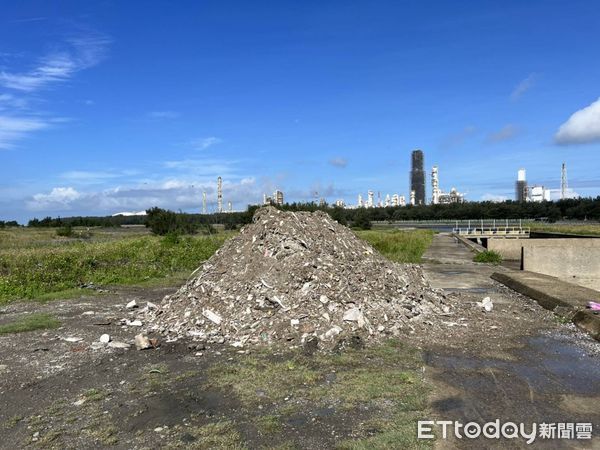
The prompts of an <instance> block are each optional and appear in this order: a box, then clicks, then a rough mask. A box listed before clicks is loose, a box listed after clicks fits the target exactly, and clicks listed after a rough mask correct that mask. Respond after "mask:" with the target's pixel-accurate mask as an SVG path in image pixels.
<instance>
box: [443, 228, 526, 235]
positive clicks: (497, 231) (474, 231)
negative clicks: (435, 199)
mask: <svg viewBox="0 0 600 450" xmlns="http://www.w3.org/2000/svg"><path fill="white" fill-rule="evenodd" d="M452 232H453V233H454V234H458V235H461V236H474V237H478V236H498V237H529V234H530V232H531V229H530V228H529V227H490V228H487V227H483V228H482V227H465V228H461V227H458V228H454V229H453V230H452Z"/></svg>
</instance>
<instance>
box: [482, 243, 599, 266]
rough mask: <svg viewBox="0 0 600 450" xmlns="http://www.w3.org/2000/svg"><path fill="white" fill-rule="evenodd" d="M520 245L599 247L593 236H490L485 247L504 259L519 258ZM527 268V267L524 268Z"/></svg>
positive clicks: (567, 247)
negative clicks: (555, 237) (517, 237)
mask: <svg viewBox="0 0 600 450" xmlns="http://www.w3.org/2000/svg"><path fill="white" fill-rule="evenodd" d="M521 247H523V248H537V247H553V248H559V249H567V250H568V249H582V248H590V247H593V248H596V249H600V239H594V238H581V239H571V238H563V239H560V238H557V239H503V238H491V239H488V243H487V249H488V250H494V251H496V252H498V253H500V254H501V255H502V258H504V259H506V260H516V261H519V260H520V259H521ZM525 270H528V269H525Z"/></svg>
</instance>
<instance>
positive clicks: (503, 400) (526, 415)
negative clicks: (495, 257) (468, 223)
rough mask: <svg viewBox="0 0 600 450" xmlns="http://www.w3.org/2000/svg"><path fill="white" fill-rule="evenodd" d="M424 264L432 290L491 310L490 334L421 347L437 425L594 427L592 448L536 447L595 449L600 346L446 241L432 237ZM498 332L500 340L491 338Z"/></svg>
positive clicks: (574, 444)
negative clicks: (486, 300) (488, 302)
mask: <svg viewBox="0 0 600 450" xmlns="http://www.w3.org/2000/svg"><path fill="white" fill-rule="evenodd" d="M425 257H426V258H428V259H429V261H430V262H428V263H426V264H425V271H426V274H427V277H428V278H429V280H430V282H431V283H432V285H433V286H434V287H438V288H443V289H444V290H446V291H447V292H456V293H460V294H461V296H463V301H464V302H467V303H468V302H469V300H470V299H473V300H476V299H479V300H480V299H481V298H483V297H486V296H489V297H490V298H491V299H492V300H493V302H494V309H493V310H492V311H491V312H489V313H487V315H486V318H489V319H492V320H494V322H495V324H494V325H490V326H489V327H488V330H489V332H488V333H486V332H485V327H479V329H477V330H470V331H468V332H466V331H465V332H464V335H463V336H458V337H457V336H453V335H449V336H448V341H447V343H446V345H444V346H439V345H434V346H427V345H425V346H424V347H426V348H427V350H426V351H425V357H424V358H425V362H426V363H427V365H428V367H429V368H430V370H431V372H432V373H431V377H432V379H433V380H434V383H436V384H437V386H438V390H437V392H438V394H437V395H438V398H437V399H436V400H434V401H433V403H432V406H433V408H434V411H435V414H436V415H437V417H438V418H440V419H442V420H454V421H456V420H458V421H461V422H462V423H467V422H469V421H476V422H479V423H480V424H483V423H485V422H488V421H493V420H495V419H500V420H501V421H502V422H506V421H512V422H517V423H518V422H523V423H526V424H529V425H531V424H532V423H538V424H539V423H542V422H545V423H573V422H575V423H577V422H581V423H591V424H593V427H594V431H593V436H595V438H594V439H593V441H591V442H590V441H586V440H576V439H570V440H569V439H554V440H547V439H539V438H538V439H537V440H536V441H535V443H534V444H533V447H539V448H599V446H600V428H599V426H600V408H598V406H597V405H598V404H600V352H599V348H600V345H599V344H598V343H597V342H596V341H593V340H592V339H591V338H589V337H588V336H586V335H585V334H583V333H580V332H578V331H577V330H575V329H574V328H573V326H572V325H563V324H561V323H559V322H560V321H559V320H558V319H557V318H555V317H554V316H553V315H552V313H550V312H548V311H546V310H543V309H542V308H541V307H539V306H538V305H535V304H533V303H532V302H531V301H530V300H529V299H527V298H525V297H523V296H520V295H518V294H516V293H514V292H512V291H510V290H508V289H506V288H504V287H503V286H501V285H499V284H498V283H496V282H495V281H493V280H491V279H490V278H489V275H490V274H491V272H493V271H498V270H505V269H503V268H498V267H496V268H492V267H489V266H486V265H481V264H476V263H472V262H471V258H472V254H471V253H470V252H469V251H468V250H467V249H466V248H465V247H463V246H462V245H460V244H457V243H455V241H454V240H453V239H452V238H451V237H450V236H447V235H443V234H439V235H436V237H435V240H434V244H433V245H432V246H431V247H430V249H429V250H428V251H427V253H426V254H425ZM440 261H443V263H440ZM450 261H455V262H454V263H451V262H450ZM507 313H508V314H507ZM511 316H512V320H511ZM471 317H472V316H471ZM468 325H469V326H471V325H472V324H471V323H469V324H468ZM492 327H498V328H494V329H493V330H492V329H491V328H492ZM498 330H503V332H501V333H495V332H496V331H498ZM438 446H439V447H440V448H454V447H455V448H482V446H485V447H490V446H491V447H498V448H525V447H531V446H528V445H527V444H526V443H525V441H524V440H523V439H515V440H511V441H493V440H489V439H485V440H483V439H480V440H477V441H473V440H467V439H462V440H456V439H454V440H451V441H444V440H438Z"/></svg>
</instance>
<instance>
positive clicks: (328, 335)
mask: <svg viewBox="0 0 600 450" xmlns="http://www.w3.org/2000/svg"><path fill="white" fill-rule="evenodd" d="M341 332H342V329H341V328H340V327H338V326H337V325H336V326H334V327H332V328H330V329H329V330H327V332H326V333H325V338H326V339H332V338H334V337H336V336H337V335H338V334H340V333H341Z"/></svg>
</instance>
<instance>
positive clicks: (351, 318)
mask: <svg viewBox="0 0 600 450" xmlns="http://www.w3.org/2000/svg"><path fill="white" fill-rule="evenodd" d="M342 319H343V320H344V321H346V322H356V323H357V325H358V326H359V327H360V328H362V327H364V326H365V324H366V321H365V316H364V315H363V313H362V312H361V311H360V310H359V309H358V308H352V309H349V310H347V311H346V312H345V313H344V316H343V317H342Z"/></svg>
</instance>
